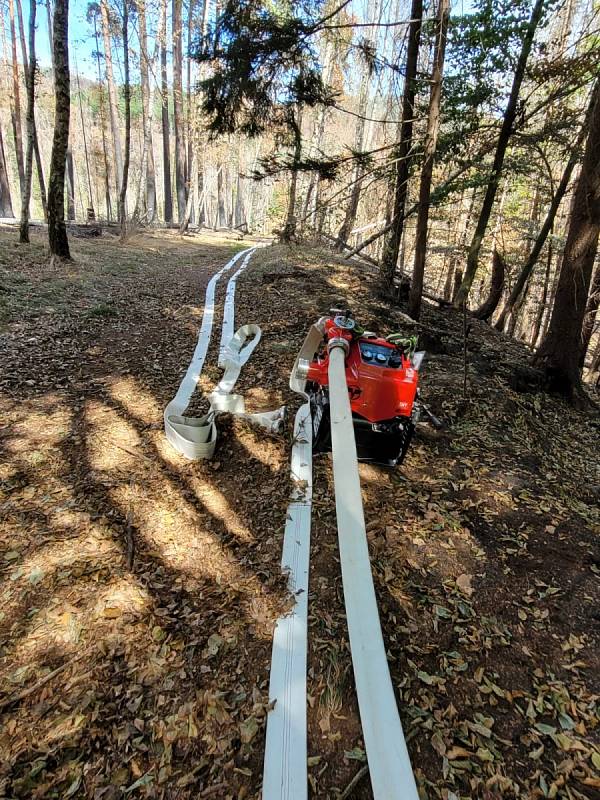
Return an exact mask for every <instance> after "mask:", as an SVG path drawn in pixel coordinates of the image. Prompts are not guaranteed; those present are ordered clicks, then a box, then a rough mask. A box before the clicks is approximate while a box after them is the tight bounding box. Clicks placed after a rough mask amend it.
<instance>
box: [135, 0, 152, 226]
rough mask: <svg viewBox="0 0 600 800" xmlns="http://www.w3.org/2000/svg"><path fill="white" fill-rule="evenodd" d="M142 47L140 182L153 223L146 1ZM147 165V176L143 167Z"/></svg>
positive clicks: (140, 0)
mask: <svg viewBox="0 0 600 800" xmlns="http://www.w3.org/2000/svg"><path fill="white" fill-rule="evenodd" d="M136 7H137V12H138V22H139V35H140V45H141V50H142V53H141V58H140V84H141V90H142V120H143V126H144V150H143V157H142V173H141V175H140V180H144V177H145V181H146V213H147V219H148V222H149V223H151V222H152V221H153V220H154V217H155V216H156V173H155V169H154V144H153V141H152V111H153V109H152V103H151V100H152V92H151V91H150V78H149V70H150V57H149V55H148V35H147V31H146V7H145V3H144V0H137V2H136ZM144 164H145V173H146V174H145V176H144V174H143V171H144V170H143V167H144Z"/></svg>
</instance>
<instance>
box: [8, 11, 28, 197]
mask: <svg viewBox="0 0 600 800" xmlns="http://www.w3.org/2000/svg"><path fill="white" fill-rule="evenodd" d="M8 17H9V23H10V46H11V56H12V96H13V116H12V123H13V135H14V139H15V157H16V159H17V171H18V173H19V191H20V193H21V196H22V195H23V191H24V188H25V165H24V161H23V133H22V128H21V90H20V88H19V62H18V61H17V31H16V27H15V4H14V0H8Z"/></svg>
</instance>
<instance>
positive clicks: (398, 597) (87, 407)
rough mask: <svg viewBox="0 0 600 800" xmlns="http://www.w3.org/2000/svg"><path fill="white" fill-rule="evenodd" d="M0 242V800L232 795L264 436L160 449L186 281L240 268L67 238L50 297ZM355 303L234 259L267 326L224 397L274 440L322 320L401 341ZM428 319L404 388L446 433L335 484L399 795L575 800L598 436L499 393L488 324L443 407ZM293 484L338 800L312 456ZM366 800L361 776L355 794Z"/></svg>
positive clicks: (267, 541) (338, 272)
mask: <svg viewBox="0 0 600 800" xmlns="http://www.w3.org/2000/svg"><path fill="white" fill-rule="evenodd" d="M0 246H1V252H0V267H1V269H0V286H1V287H3V290H2V291H1V292H0V320H2V325H3V328H2V332H1V334H0V336H1V338H2V341H1V343H0V347H1V348H2V349H1V351H0V352H1V353H2V356H1V357H0V358H1V360H2V361H1V364H2V373H1V375H0V391H1V392H2V394H1V398H0V414H1V420H2V421H1V423H0V448H1V450H0V452H1V454H2V461H1V466H0V490H1V492H2V495H1V502H2V506H1V512H0V541H1V542H2V556H1V558H2V559H3V560H2V561H0V564H1V565H2V578H3V581H2V586H1V588H0V687H1V688H0V714H1V719H0V797H1V796H6V797H11V798H12V797H19V798H38V797H39V798H41V797H55V798H66V797H75V798H78V797H81V798H94V800H96V798H99V799H100V798H109V799H110V800H112V799H113V798H121V797H127V798H129V797H133V798H135V797H156V798H168V799H169V800H170V799H171V798H173V799H174V798H178V799H181V800H186V798H198V797H219V798H223V799H224V800H228V799H229V798H232V799H233V800H242V799H243V798H258V797H259V794H260V781H261V773H262V757H263V741H264V721H265V713H266V709H265V707H266V702H267V688H268V666H269V661H270V649H271V635H272V626H273V621H274V620H275V618H276V617H277V615H278V614H279V613H280V612H281V610H282V609H283V608H285V605H286V603H287V602H288V600H287V598H286V594H285V591H284V587H283V585H282V581H281V578H280V575H279V559H280V553H281V541H282V532H283V523H284V519H285V507H286V503H287V495H288V489H289V486H288V480H289V475H288V470H289V437H288V438H286V437H280V438H278V437H273V438H265V436H264V434H262V433H260V434H259V433H258V432H256V431H254V430H252V429H249V428H248V427H246V426H245V425H243V424H241V423H239V422H238V421H231V420H229V421H228V420H227V419H226V418H222V419H221V421H220V423H219V429H220V440H219V450H218V452H217V455H216V458H215V460H214V461H212V462H210V463H190V462H188V461H185V460H184V459H181V458H179V457H178V456H177V455H176V454H175V453H174V452H173V451H172V450H171V449H170V448H169V446H168V445H167V444H166V442H165V440H164V435H163V431H162V411H163V408H164V406H165V404H166V402H167V401H168V400H169V399H170V398H171V396H172V395H173V393H174V391H175V389H176V387H177V385H178V383H179V380H180V377H181V375H182V374H183V372H184V371H185V369H186V367H187V364H188V361H189V357H190V355H191V353H192V351H193V348H194V345H195V340H196V335H197V330H198V327H199V324H200V320H201V311H202V304H203V297H204V288H205V286H206V283H207V281H208V279H209V277H210V275H211V274H212V273H213V272H214V270H215V269H216V268H218V267H220V266H222V265H223V263H224V262H225V261H226V260H227V259H228V258H229V257H230V256H231V254H232V253H233V252H234V251H235V249H236V247H237V248H239V247H241V246H242V245H236V244H234V243H232V242H230V241H229V242H228V241H222V240H221V241H220V240H215V239H214V238H211V239H208V238H199V239H194V238H189V239H188V238H186V239H184V240H183V241H181V240H180V239H179V238H178V237H171V236H167V235H164V234H163V235H158V234H157V235H155V236H144V237H140V238H139V239H137V240H135V241H133V242H132V243H131V244H129V245H128V246H127V247H125V248H123V247H120V246H119V245H118V243H116V242H114V241H112V240H108V241H105V240H102V241H100V242H97V241H81V242H75V243H74V248H73V249H74V253H75V257H76V263H75V264H74V265H71V266H68V267H64V268H61V269H60V270H55V271H50V270H49V268H48V267H47V265H46V263H45V260H44V256H43V247H42V243H41V241H34V243H33V244H32V246H31V248H27V249H25V250H24V249H22V248H19V247H18V245H16V235H15V234H14V233H13V232H11V233H1V232H0ZM225 283H226V282H225V281H223V282H222V285H221V286H220V287H219V291H218V295H217V299H218V301H219V302H222V299H223V294H224V290H225ZM368 285H369V282H368V275H366V274H365V273H363V272H361V271H360V270H358V268H357V267H355V266H352V267H351V268H350V267H349V266H348V264H347V263H346V262H340V261H339V260H338V259H332V258H331V256H330V255H329V254H327V253H322V252H318V251H308V250H300V249H292V250H290V249H283V248H279V247H278V248H268V249H266V250H265V251H262V252H261V253H260V254H259V255H258V256H257V257H256V261H255V263H254V266H253V267H252V268H251V269H250V270H248V272H247V273H245V274H244V276H243V278H242V279H241V280H240V281H239V283H238V292H237V301H236V314H237V323H238V324H243V323H245V322H259V323H260V325H261V327H262V328H263V340H262V342H261V345H260V347H259V349H258V350H257V351H256V353H255V354H254V356H253V358H252V359H251V360H250V362H248V364H247V365H246V366H245V368H244V371H243V372H242V376H241V379H240V383H239V389H240V391H241V392H242V393H244V394H245V396H246V398H247V401H248V403H249V405H250V407H251V408H252V407H254V408H265V407H266V408H274V407H276V406H278V405H280V404H281V403H283V402H286V403H288V404H289V405H290V410H291V412H292V413H291V415H292V416H293V410H294V408H295V407H296V405H297V399H296V398H294V397H293V396H290V394H289V391H288V390H287V379H288V375H289V369H290V367H291V365H292V363H293V360H294V356H295V354H296V352H297V350H298V347H299V345H300V343H301V341H302V339H303V337H304V334H305V331H306V329H307V327H308V325H309V324H310V323H311V322H312V321H313V320H314V319H315V317H316V316H319V315H320V314H322V313H323V312H324V311H327V309H328V308H329V307H330V306H331V305H332V304H333V303H335V302H336V301H337V300H338V299H339V298H340V297H344V298H346V299H348V302H349V303H350V305H351V306H352V307H353V308H354V309H355V311H356V312H357V315H359V317H360V319H361V320H362V321H363V322H364V323H365V324H367V326H368V327H371V328H373V329H376V330H380V331H381V332H383V333H387V332H390V331H391V330H392V329H394V328H396V327H397V325H396V324H395V322H394V314H395V312H394V311H393V310H392V309H389V308H388V307H386V306H385V305H381V304H380V303H379V302H378V301H376V300H374V299H373V298H372V297H371V296H370V295H369V292H368ZM426 320H427V322H428V323H429V325H431V326H433V327H435V328H436V329H438V330H444V331H446V334H445V335H444V336H442V344H441V346H440V348H439V349H440V350H442V351H443V352H438V353H436V354H435V355H433V356H432V357H431V359H430V361H429V364H428V367H427V372H426V373H425V391H426V393H427V396H428V399H429V400H430V401H431V402H432V404H433V405H434V410H435V411H436V413H439V414H440V415H442V416H443V417H444V418H445V419H446V421H447V422H448V423H449V428H448V430H447V431H446V432H445V433H444V434H442V435H441V436H432V435H431V434H430V433H428V432H427V431H422V432H421V433H420V436H419V438H418V439H417V441H416V442H415V446H414V447H413V449H412V451H411V454H410V456H409V459H408V460H407V462H406V465H405V466H404V467H403V468H402V469H401V470H398V471H396V472H387V471H383V470H379V469H375V468H372V467H367V466H363V467H362V469H361V477H362V482H363V487H364V492H363V494H364V500H365V510H366V516H367V520H368V522H369V525H368V527H369V539H370V548H371V554H372V563H373V569H374V575H375V580H376V586H377V592H378V600H379V606H380V611H381V617H382V625H383V629H384V636H385V639H386V645H387V647H388V652H389V655H390V667H391V671H392V678H393V681H394V683H395V686H396V688H397V690H398V696H399V699H400V709H401V716H402V720H403V724H404V726H405V731H406V733H407V737H408V739H409V749H410V751H411V757H412V759H413V764H414V766H415V770H416V773H417V775H418V777H419V779H420V781H421V784H422V787H423V792H424V797H429V798H443V800H452V799H453V798H467V797H481V798H486V800H491V798H501V797H509V798H510V797H519V798H525V797H526V798H530V797H531V798H534V797H556V798H567V797H568V798H580V797H583V798H588V799H589V798H594V797H597V792H598V787H599V784H598V779H597V773H598V761H600V755H599V751H598V749H597V745H598V729H597V708H596V702H597V697H598V691H599V687H598V681H597V678H598V674H599V670H598V666H599V665H598V645H599V639H598V633H599V627H600V620H599V619H598V613H597V609H598V600H599V599H600V595H599V592H598V570H599V564H600V558H599V553H598V544H597V534H594V531H595V530H596V527H595V526H597V524H598V513H597V500H598V497H597V495H596V494H595V492H596V491H597V488H596V487H597V477H595V475H594V465H595V463H597V461H596V452H595V445H594V442H595V441H597V433H598V431H597V422H596V423H594V421H593V420H591V419H590V418H588V417H585V416H583V415H576V414H574V413H573V412H572V411H568V417H569V421H570V424H569V426H568V431H567V430H566V429H565V427H564V425H563V422H564V418H565V414H566V413H567V412H566V411H565V409H564V407H563V406H561V404H560V403H557V402H555V401H553V400H550V399H548V398H544V397H541V396H539V397H537V396H536V397H526V396H520V395H516V394H514V393H512V392H510V390H509V389H508V387H507V385H506V383H505V375H504V372H503V368H502V361H503V360H506V359H507V358H514V359H518V358H522V357H523V352H522V351H521V350H520V348H518V347H516V346H514V347H513V346H510V347H509V348H508V351H507V348H506V346H505V344H504V343H503V342H504V340H501V339H500V338H499V337H497V336H496V335H495V334H494V333H493V332H490V331H488V330H487V329H486V328H485V327H484V326H481V329H480V330H479V329H478V330H477V332H476V336H474V337H473V338H474V341H473V345H472V352H471V355H470V361H471V364H472V366H471V377H470V383H471V386H472V389H471V398H470V402H469V404H468V406H466V407H465V406H464V404H463V403H462V402H461V397H460V386H461V383H462V375H461V373H460V369H459V365H460V341H459V338H458V333H457V331H458V327H459V325H458V322H457V321H456V320H455V319H454V318H453V317H452V315H446V316H444V315H443V314H439V313H434V312H432V311H431V310H428V311H427V316H426ZM219 323H220V319H219V318H218V317H217V319H216V320H215V324H216V326H218V325H219ZM217 343H218V337H215V338H214V339H213V345H212V348H211V353H209V358H208V359H207V364H212V367H209V368H208V369H207V370H206V371H205V376H204V378H203V382H202V387H203V388H204V389H205V390H207V389H209V388H210V387H211V385H212V383H214V381H215V380H216V379H217V378H218V377H219V371H218V370H217V369H215V367H214V364H215V359H214V355H215V350H216V344H217ZM476 348H477V349H476ZM444 351H445V352H444ZM211 356H213V358H212V360H211ZM200 405H201V403H199V404H198V406H200ZM315 484H316V493H315V503H314V515H313V522H314V528H313V537H312V541H313V547H312V552H311V600H310V603H311V605H310V609H309V610H310V670H309V756H310V761H309V772H310V780H311V786H312V795H313V796H314V797H318V798H323V800H327V799H328V798H331V800H334V798H336V797H338V796H339V793H340V791H342V790H343V789H344V787H345V786H347V784H348V783H349V782H350V780H351V779H352V777H353V776H354V775H355V774H356V773H357V772H358V771H359V770H360V769H361V767H362V765H363V763H364V750H363V742H362V738H361V730H360V724H359V719H358V714H357V708H356V702H355V699H354V688H353V680H352V672H351V662H350V657H349V651H348V644H347V632H346V626H345V617H344V607H343V592H342V587H341V580H340V576H339V563H338V555H337V541H336V536H337V534H336V529H335V514H334V506H333V487H332V484H331V474H330V469H329V464H328V459H327V458H322V459H319V460H318V461H317V462H316V464H315ZM595 536H596V538H594V537H595ZM57 668H61V671H60V672H59V673H58V674H56V675H55V676H54V677H53V678H52V679H51V680H49V681H48V682H46V683H45V684H43V685H39V686H38V687H37V688H35V687H36V686H37V683H36V682H37V681H39V680H40V679H43V677H44V676H45V675H47V674H48V673H49V672H50V671H51V670H54V669H57ZM32 687H33V688H34V691H32V692H31V693H30V694H28V695H27V696H26V697H20V695H21V694H22V693H23V692H25V691H28V690H30V689H31V688H32ZM7 703H8V704H7ZM2 704H4V705H2ZM3 793H4V794H3ZM370 796H371V795H370V789H369V787H368V778H363V779H362V780H361V782H360V783H359V784H358V786H357V788H356V790H355V792H354V794H353V795H352V797H354V798H369V797H370Z"/></svg>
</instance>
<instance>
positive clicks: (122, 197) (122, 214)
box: [119, 0, 131, 240]
mask: <svg viewBox="0 0 600 800" xmlns="http://www.w3.org/2000/svg"><path fill="white" fill-rule="evenodd" d="M128 3H129V0H123V69H124V73H125V76H124V77H125V83H124V85H123V95H124V98H125V158H124V160H123V179H122V181H121V191H120V192H119V223H120V225H121V240H124V239H125V236H126V234H127V206H126V198H127V184H128V182H129V157H130V153H131V86H130V83H129V4H128Z"/></svg>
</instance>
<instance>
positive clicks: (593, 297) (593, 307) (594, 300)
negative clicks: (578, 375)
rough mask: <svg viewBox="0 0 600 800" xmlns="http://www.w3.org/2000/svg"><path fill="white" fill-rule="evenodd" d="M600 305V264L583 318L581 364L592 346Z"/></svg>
mask: <svg viewBox="0 0 600 800" xmlns="http://www.w3.org/2000/svg"><path fill="white" fill-rule="evenodd" d="M599 305H600V266H597V267H596V271H595V273H594V278H593V280H592V288H591V290H590V296H589V298H588V303H587V308H586V309H585V317H584V319H583V330H582V331H581V360H580V363H581V366H582V367H583V364H584V362H585V355H586V353H587V351H588V347H589V346H590V339H591V338H592V333H593V332H594V321H595V319H596V313H597V311H598V306H599Z"/></svg>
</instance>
